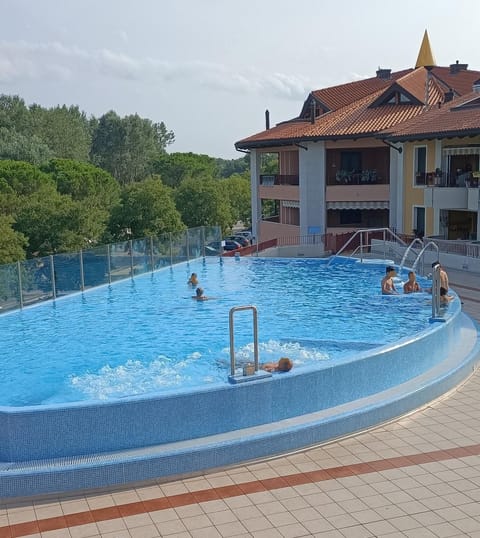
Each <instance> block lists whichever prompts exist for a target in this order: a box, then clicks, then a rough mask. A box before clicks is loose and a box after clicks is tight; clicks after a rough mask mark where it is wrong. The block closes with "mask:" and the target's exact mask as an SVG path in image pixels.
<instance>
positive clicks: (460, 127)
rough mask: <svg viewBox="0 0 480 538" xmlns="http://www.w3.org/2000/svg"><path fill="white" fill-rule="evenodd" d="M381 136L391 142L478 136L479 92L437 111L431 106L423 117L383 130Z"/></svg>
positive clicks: (479, 120)
mask: <svg viewBox="0 0 480 538" xmlns="http://www.w3.org/2000/svg"><path fill="white" fill-rule="evenodd" d="M384 134H385V138H388V139H390V140H392V141H395V140H397V141H403V140H420V139H426V138H438V137H439V136H442V135H443V136H455V135H467V134H480V93H478V92H470V93H468V94H466V95H464V96H462V97H458V98H456V99H454V100H453V101H450V102H448V103H445V104H443V105H442V106H441V107H440V108H439V107H431V108H430V109H429V110H428V111H427V112H426V113H425V114H422V115H421V116H418V117H416V118H413V119H411V120H409V121H406V122H405V123H402V124H401V125H398V126H396V127H395V128H393V129H387V130H385V131H384Z"/></svg>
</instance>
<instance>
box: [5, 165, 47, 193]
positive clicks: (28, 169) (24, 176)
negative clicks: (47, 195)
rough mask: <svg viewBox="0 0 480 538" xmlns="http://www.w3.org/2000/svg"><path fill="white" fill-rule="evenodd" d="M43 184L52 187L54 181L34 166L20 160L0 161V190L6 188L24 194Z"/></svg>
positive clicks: (35, 189)
mask: <svg viewBox="0 0 480 538" xmlns="http://www.w3.org/2000/svg"><path fill="white" fill-rule="evenodd" d="M45 185H47V186H50V187H54V186H55V183H54V182H53V180H52V178H51V177H50V176H49V175H47V174H45V173H43V172H42V171H41V170H40V169H39V168H37V167H36V166H33V165H32V164H29V163H26V162H21V161H11V160H4V161H0V192H7V190H8V192H14V193H15V194H17V195H19V196H26V195H29V194H32V193H34V192H36V191H38V190H39V189H40V188H41V187H42V186H45Z"/></svg>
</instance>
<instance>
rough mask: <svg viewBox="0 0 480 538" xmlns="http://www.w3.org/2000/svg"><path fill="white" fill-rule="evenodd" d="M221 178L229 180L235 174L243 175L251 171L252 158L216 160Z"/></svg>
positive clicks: (246, 156)
mask: <svg viewBox="0 0 480 538" xmlns="http://www.w3.org/2000/svg"><path fill="white" fill-rule="evenodd" d="M215 163H216V165H217V170H218V175H219V177H223V178H227V177H230V176H232V175H234V174H240V175H243V174H244V173H245V172H249V170H250V157H249V155H244V156H243V157H240V158H238V159H215Z"/></svg>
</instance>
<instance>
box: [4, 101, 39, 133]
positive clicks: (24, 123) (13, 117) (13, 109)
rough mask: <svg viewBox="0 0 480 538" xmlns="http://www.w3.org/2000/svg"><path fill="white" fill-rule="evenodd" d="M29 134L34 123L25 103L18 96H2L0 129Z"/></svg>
mask: <svg viewBox="0 0 480 538" xmlns="http://www.w3.org/2000/svg"><path fill="white" fill-rule="evenodd" d="M1 127H4V128H6V129H8V130H9V131H16V132H17V133H21V134H28V132H29V131H30V130H31V127H32V123H31V117H30V112H29V110H28V108H27V106H26V105H25V101H24V100H23V99H22V98H20V97H19V96H18V95H5V94H1V95H0V128H1Z"/></svg>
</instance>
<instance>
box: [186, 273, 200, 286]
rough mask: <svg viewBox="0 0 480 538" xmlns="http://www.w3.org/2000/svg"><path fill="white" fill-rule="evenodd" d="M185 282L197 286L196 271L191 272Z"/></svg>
mask: <svg viewBox="0 0 480 538" xmlns="http://www.w3.org/2000/svg"><path fill="white" fill-rule="evenodd" d="M187 284H189V285H190V286H194V287H195V286H198V277H197V273H192V274H191V275H190V278H189V279H188V282H187Z"/></svg>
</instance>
